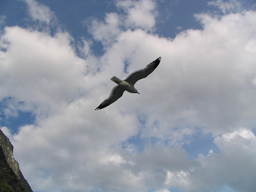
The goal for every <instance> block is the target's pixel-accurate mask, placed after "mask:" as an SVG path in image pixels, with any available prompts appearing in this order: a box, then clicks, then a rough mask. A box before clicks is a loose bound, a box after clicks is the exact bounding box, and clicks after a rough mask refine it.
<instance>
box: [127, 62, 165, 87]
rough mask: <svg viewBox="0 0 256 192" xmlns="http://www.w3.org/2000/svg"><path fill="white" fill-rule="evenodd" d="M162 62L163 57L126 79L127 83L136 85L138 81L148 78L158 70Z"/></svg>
mask: <svg viewBox="0 0 256 192" xmlns="http://www.w3.org/2000/svg"><path fill="white" fill-rule="evenodd" d="M160 61H161V57H159V58H157V59H156V60H154V61H153V62H151V63H149V64H148V65H147V66H146V67H145V68H144V69H141V70H138V71H135V72H133V73H131V74H130V75H129V76H128V77H127V78H126V79H125V81H127V82H128V83H130V84H132V85H134V84H135V83H136V82H137V81H138V80H140V79H143V78H145V77H147V76H148V75H149V74H150V73H152V72H153V71H154V70H155V69H156V68H157V66H158V65H159V63H160Z"/></svg>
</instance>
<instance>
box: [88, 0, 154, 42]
mask: <svg viewBox="0 0 256 192" xmlns="http://www.w3.org/2000/svg"><path fill="white" fill-rule="evenodd" d="M116 6H117V8H118V9H119V10H120V12H121V13H113V12H112V13H108V14H106V17H105V21H103V22H102V21H99V20H97V19H92V20H91V21H90V22H85V23H87V28H88V31H89V32H90V33H91V34H92V36H93V37H94V39H95V40H97V41H100V42H101V43H102V44H103V45H104V46H109V45H110V44H111V43H112V42H114V41H115V40H116V39H117V38H118V36H119V35H120V34H121V32H123V30H124V29H138V28H139V29H143V30H146V31H152V30H153V29H154V26H155V23H156V21H155V20H156V17H157V10H156V5H155V2H154V1H153V0H141V1H136V0H125V1H124V0H122V1H117V3H116Z"/></svg>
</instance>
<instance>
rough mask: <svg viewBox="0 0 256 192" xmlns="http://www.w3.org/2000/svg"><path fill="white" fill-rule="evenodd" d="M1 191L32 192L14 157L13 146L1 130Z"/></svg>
mask: <svg viewBox="0 0 256 192" xmlns="http://www.w3.org/2000/svg"><path fill="white" fill-rule="evenodd" d="M0 192H32V189H31V187H30V186H29V184H28V182H27V181H26V180H25V178H24V176H23V175H22V173H21V171H20V169H19V164H18V162H17V161H16V160H15V159H14V157H13V146H12V144H11V142H10V141H9V139H8V138H7V137H6V136H5V135H4V133H3V132H2V131H1V130H0Z"/></svg>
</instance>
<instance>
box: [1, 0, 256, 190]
mask: <svg viewBox="0 0 256 192" xmlns="http://www.w3.org/2000/svg"><path fill="white" fill-rule="evenodd" d="M125 2H127V3H125ZM125 2H124V1H123V2H122V3H120V4H119V5H118V6H120V7H121V9H124V10H125V11H124V14H122V13H109V14H107V15H106V18H104V21H96V22H95V23H92V26H93V28H92V34H94V38H95V40H98V41H100V42H102V43H103V44H104V43H105V44H104V45H105V49H104V53H103V55H102V56H99V57H95V56H94V55H93V53H92V52H91V50H90V48H89V47H85V48H84V50H85V52H86V57H85V58H80V57H78V56H77V54H76V52H75V51H74V48H73V47H72V43H71V42H72V41H71V39H72V37H70V35H69V34H67V33H65V32H57V33H56V34H54V35H50V34H48V33H47V32H38V31H36V30H31V29H24V28H21V27H6V28H5V31H4V33H3V34H1V40H0V47H1V48H2V49H0V50H1V51H0V60H1V68H0V78H1V79H0V82H1V83H0V85H1V92H0V98H1V99H3V98H6V97H12V98H14V99H15V101H17V102H18V101H22V102H23V104H24V105H27V106H28V107H30V109H31V110H32V111H33V112H34V113H35V114H36V117H37V118H36V122H35V124H33V125H27V126H23V127H21V128H20V129H19V130H20V131H19V132H18V133H17V134H16V135H15V136H14V145H15V156H16V158H17V159H18V160H19V162H20V165H21V169H22V170H23V172H24V174H25V176H26V177H27V178H28V180H29V182H30V183H31V184H32V187H33V188H34V189H35V190H38V191H39V190H40V191H77V192H80V191H92V190H99V191H116V192H118V191H149V190H152V189H155V190H156V191H157V190H163V191H166V190H165V189H169V188H171V187H173V186H174V187H175V186H176V187H178V188H181V189H183V190H184V191H189V192H190V191H197V192H200V191H209V190H211V189H218V188H220V187H222V186H223V185H229V186H231V187H232V188H234V189H237V190H241V191H249V192H250V191H251V190H252V189H255V186H254V181H252V180H251V178H255V174H254V173H253V172H252V170H254V167H255V165H254V164H253V162H255V151H254V148H255V146H254V145H255V135H254V134H253V133H252V132H251V130H250V129H252V128H253V127H254V121H255V120H254V119H255V118H254V116H255V112H256V111H255V105H254V103H255V102H254V100H255V99H254V98H255V96H256V95H255V94H256V92H255V78H256V73H255V71H256V68H255V62H256V60H255V52H256V49H255V47H256V46H255V45H256V39H255V32H256V27H255V26H256V25H255V21H256V13H255V12H254V11H247V12H245V13H243V14H240V13H236V14H228V15H224V16H221V17H215V16H211V15H205V14H204V15H199V16H197V19H199V22H201V24H202V29H200V30H199V29H198V30H186V31H182V32H181V33H179V34H178V35H177V37H175V38H174V39H169V38H165V37H160V36H158V35H156V34H152V33H149V31H150V30H149V29H152V27H153V26H154V25H155V24H152V23H151V22H148V21H147V22H146V24H145V23H133V22H132V21H134V20H133V19H132V18H133V17H131V18H130V17H129V15H130V14H132V13H133V11H130V10H134V9H135V10H137V9H138V8H137V7H138V6H139V7H140V6H141V4H140V3H143V2H144V3H145V2H146V3H148V4H150V2H151V3H153V2H152V1H141V2H139V3H138V4H136V3H135V1H125ZM131 3H132V4H131ZM150 5H151V4H150ZM153 5H154V6H155V4H154V3H153V4H152V6H153ZM152 6H149V7H151V8H149V7H148V5H147V6H145V7H144V6H143V8H145V9H147V10H150V11H149V14H150V15H149V18H155V15H154V13H153V12H151V10H153V8H152ZM135 12H136V11H135ZM135 15H136V14H135ZM146 15H147V14H146ZM122 18H127V19H128V21H129V25H128V24H127V23H125V24H124V25H123V24H121V23H120V21H123V20H122ZM135 18H136V17H135ZM149 20H150V19H149ZM139 21H140V20H138V22H139ZM148 23H151V24H148ZM124 26H126V27H124ZM134 26H136V27H134ZM109 39H111V40H110V41H108V40H109ZM82 50H83V49H82ZM159 56H162V61H161V64H160V65H159V67H158V68H157V69H156V71H155V72H154V73H152V74H151V75H150V76H149V77H148V78H147V79H145V80H142V81H140V82H138V83H137V84H136V87H137V88H138V90H139V91H140V92H141V95H140V96H138V95H136V96H135V95H132V94H124V96H123V97H122V98H121V99H120V100H118V101H117V102H116V103H114V104H113V105H111V106H110V107H108V108H106V109H105V110H102V111H97V112H95V111H94V110H93V109H94V108H95V106H97V105H98V103H99V102H101V101H102V100H103V99H105V97H107V96H108V94H109V91H110V89H111V88H112V87H113V85H114V84H113V83H112V82H111V81H110V80H107V79H110V78H111V77H112V76H113V75H116V76H118V77H120V78H124V77H126V76H127V73H126V71H125V65H126V66H127V69H126V70H127V71H128V72H132V71H134V70H137V69H141V68H143V67H144V66H145V65H146V64H147V63H149V62H151V61H152V60H154V59H155V58H157V57H159ZM14 106H15V105H14ZM141 119H142V122H140V120H141ZM241 127H247V128H246V129H241ZM198 128H200V129H202V130H203V131H205V132H208V133H210V134H212V135H213V137H214V138H215V140H214V143H215V144H216V145H217V146H218V148H219V149H220V152H218V153H214V152H211V153H209V154H208V155H206V156H203V155H202V156H199V157H198V158H195V159H188V157H187V153H186V151H185V150H184V149H183V148H182V145H180V143H182V142H185V141H184V139H185V138H186V137H185V136H186V135H191V134H192V133H193V131H194V129H198ZM138 134H139V135H140V137H142V138H146V139H156V140H159V141H161V142H160V144H159V143H154V142H152V143H148V144H145V149H144V150H142V151H136V150H135V151H133V150H130V149H129V148H127V149H126V148H125V147H123V144H124V143H125V142H127V140H129V139H130V138H131V137H132V136H136V135H138ZM237 151H239V153H237ZM230 162H232V163H230ZM241 164H243V165H246V166H244V167H243V169H242V168H241V166H240V165H241ZM244 170H245V172H244ZM245 173H246V174H245ZM247 173H248V174H247ZM241 178H242V179H241ZM239 179H240V180H239ZM238 180H239V181H240V182H238Z"/></svg>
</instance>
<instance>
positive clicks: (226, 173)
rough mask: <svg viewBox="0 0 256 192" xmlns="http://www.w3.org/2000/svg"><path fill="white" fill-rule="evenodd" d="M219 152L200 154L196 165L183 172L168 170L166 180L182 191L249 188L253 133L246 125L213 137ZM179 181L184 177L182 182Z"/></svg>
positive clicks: (255, 156)
mask: <svg viewBox="0 0 256 192" xmlns="http://www.w3.org/2000/svg"><path fill="white" fill-rule="evenodd" d="M215 143H216V144H217V145H218V147H219V148H220V150H221V153H220V154H214V153H210V154H209V155H208V156H201V157H200V158H199V159H198V161H199V162H200V166H198V167H195V168H194V169H193V170H192V171H191V172H186V173H184V174H183V176H184V177H183V180H182V179H181V178H180V176H179V175H178V174H176V175H175V174H173V173H171V175H172V177H170V178H169V180H170V181H169V182H172V181H176V184H177V183H179V184H178V185H180V187H181V188H182V189H183V190H185V191H192V192H193V191H211V190H212V191H217V190H220V189H221V188H222V187H225V186H226V185H227V186H229V187H231V188H232V189H234V190H235V191H247V192H253V191H254V190H255V187H256V186H255V183H254V182H252V178H254V177H255V172H254V171H253V170H254V167H255V163H254V162H255V159H256V151H255V145H256V137H255V135H254V134H253V133H252V132H251V131H250V130H248V129H245V128H241V129H239V130H236V131H234V132H230V133H226V134H223V135H222V136H219V137H216V138H215ZM182 181H184V182H183V183H182Z"/></svg>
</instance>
